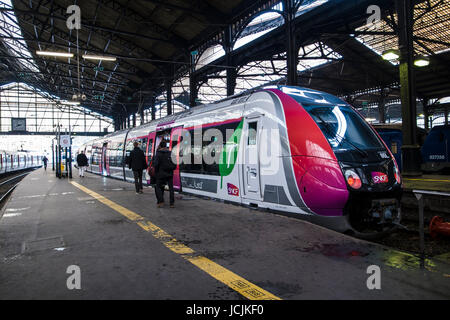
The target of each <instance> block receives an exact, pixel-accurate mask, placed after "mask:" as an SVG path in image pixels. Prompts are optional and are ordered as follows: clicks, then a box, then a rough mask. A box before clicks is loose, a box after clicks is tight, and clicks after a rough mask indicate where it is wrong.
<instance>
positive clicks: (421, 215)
mask: <svg viewBox="0 0 450 320" xmlns="http://www.w3.org/2000/svg"><path fill="white" fill-rule="evenodd" d="M412 192H413V193H414V195H415V196H416V198H417V201H418V202H419V233H420V240H419V241H420V267H421V268H424V266H425V228H424V201H423V200H424V195H433V196H441V197H450V193H447V192H438V191H429V190H413V191H412Z"/></svg>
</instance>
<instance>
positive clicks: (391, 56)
mask: <svg viewBox="0 0 450 320" xmlns="http://www.w3.org/2000/svg"><path fill="white" fill-rule="evenodd" d="M381 57H383V59H384V60H387V61H394V60H398V59H399V58H400V51H398V50H396V49H389V50H386V51H384V52H383V53H382V54H381Z"/></svg>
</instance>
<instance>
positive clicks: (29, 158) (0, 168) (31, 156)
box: [0, 150, 43, 175]
mask: <svg viewBox="0 0 450 320" xmlns="http://www.w3.org/2000/svg"><path fill="white" fill-rule="evenodd" d="M42 165H43V163H42V155H40V154H39V153H36V152H29V151H4V150H0V175H2V174H5V173H10V172H15V171H22V170H26V169H32V168H39V167H41V166H42Z"/></svg>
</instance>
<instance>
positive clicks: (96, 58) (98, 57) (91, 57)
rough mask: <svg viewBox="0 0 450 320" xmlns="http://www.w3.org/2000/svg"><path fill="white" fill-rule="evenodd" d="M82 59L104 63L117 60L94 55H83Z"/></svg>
mask: <svg viewBox="0 0 450 320" xmlns="http://www.w3.org/2000/svg"><path fill="white" fill-rule="evenodd" d="M83 59H88V60H104V61H116V60H117V58H116V57H112V56H96V55H91V54H83Z"/></svg>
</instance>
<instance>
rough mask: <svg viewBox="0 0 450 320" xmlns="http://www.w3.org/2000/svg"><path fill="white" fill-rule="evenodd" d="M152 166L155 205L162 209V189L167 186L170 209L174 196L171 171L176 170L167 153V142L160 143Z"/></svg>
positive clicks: (168, 152)
mask: <svg viewBox="0 0 450 320" xmlns="http://www.w3.org/2000/svg"><path fill="white" fill-rule="evenodd" d="M152 166H153V167H154V168H155V175H156V186H155V193H156V198H157V201H158V203H157V205H158V207H159V208H162V206H163V205H164V188H165V186H166V184H167V185H168V186H169V194H170V196H169V197H170V207H171V208H173V207H174V203H175V195H174V191H173V171H174V170H175V169H176V167H177V166H176V164H174V163H173V161H172V153H171V152H170V151H169V142H168V141H165V140H163V141H161V143H160V144H159V146H158V150H157V151H156V155H155V157H154V159H153V163H152Z"/></svg>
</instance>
